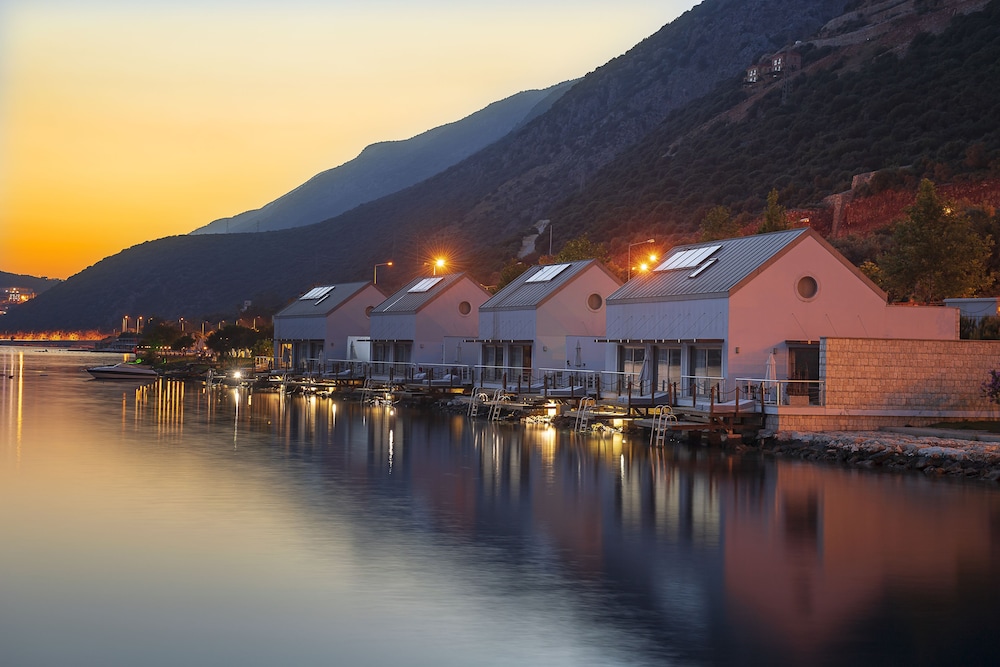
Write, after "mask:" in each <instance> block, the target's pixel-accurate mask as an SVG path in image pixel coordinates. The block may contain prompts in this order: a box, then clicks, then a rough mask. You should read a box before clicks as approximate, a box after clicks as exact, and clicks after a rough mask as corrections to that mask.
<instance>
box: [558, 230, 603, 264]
mask: <svg viewBox="0 0 1000 667" xmlns="http://www.w3.org/2000/svg"><path fill="white" fill-rule="evenodd" d="M581 259H597V260H600V261H601V262H604V263H605V264H607V263H608V249H607V248H606V247H605V245H604V244H603V243H594V242H593V241H591V240H590V239H589V238H587V236H586V235H583V236H578V237H576V238H575V239H571V240H570V241H567V242H566V245H564V246H563V247H562V250H560V251H559V254H558V255H556V262H576V261H578V260H581Z"/></svg>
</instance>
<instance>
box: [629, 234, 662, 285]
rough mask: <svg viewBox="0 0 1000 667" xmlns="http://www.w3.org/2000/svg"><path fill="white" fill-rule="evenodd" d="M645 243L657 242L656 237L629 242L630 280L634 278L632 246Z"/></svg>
mask: <svg viewBox="0 0 1000 667" xmlns="http://www.w3.org/2000/svg"><path fill="white" fill-rule="evenodd" d="M644 243H656V239H646V240H645V241H636V242H635V243H629V244H628V280H632V246H637V245H642V244H644Z"/></svg>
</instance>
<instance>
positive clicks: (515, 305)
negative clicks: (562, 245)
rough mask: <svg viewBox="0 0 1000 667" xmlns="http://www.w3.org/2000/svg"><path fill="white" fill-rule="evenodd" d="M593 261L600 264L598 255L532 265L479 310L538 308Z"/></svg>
mask: <svg viewBox="0 0 1000 667" xmlns="http://www.w3.org/2000/svg"><path fill="white" fill-rule="evenodd" d="M592 264H597V265H598V266H600V264H599V263H598V262H597V260H594V259H584V260H579V261H576V262H564V263H562V264H546V265H543V266H532V267H530V268H528V270H527V271H525V272H524V273H522V274H521V275H519V276H518V277H517V278H515V279H514V280H512V281H511V282H510V283H509V284H508V285H506V286H505V287H504V288H503V289H502V290H500V291H499V292H497V293H496V294H494V295H493V296H492V297H491V298H490V299H489V300H488V301H487V302H486V303H484V304H483V305H481V306H480V307H479V312H483V311H490V310H514V309H521V308H525V309H526V308H537V307H538V306H539V305H541V303H542V302H543V301H545V300H546V299H548V298H549V297H550V296H552V295H553V294H555V293H556V292H558V291H559V290H560V289H562V288H563V286H565V285H566V284H567V283H569V282H571V281H572V280H573V279H575V278H576V277H577V276H578V275H580V274H581V273H583V271H584V270H586V269H587V267H589V266H591V265H592ZM560 267H561V268H560ZM602 268H603V267H602ZM605 271H606V269H605ZM608 275H609V276H610V275H611V274H610V273H608Z"/></svg>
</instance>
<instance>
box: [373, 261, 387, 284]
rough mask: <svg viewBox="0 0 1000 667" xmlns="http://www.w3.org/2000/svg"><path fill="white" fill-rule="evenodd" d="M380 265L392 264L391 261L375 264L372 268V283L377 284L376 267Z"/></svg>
mask: <svg viewBox="0 0 1000 667" xmlns="http://www.w3.org/2000/svg"><path fill="white" fill-rule="evenodd" d="M380 266H392V262H380V263H378V264H376V265H375V268H374V269H372V285H378V267H380Z"/></svg>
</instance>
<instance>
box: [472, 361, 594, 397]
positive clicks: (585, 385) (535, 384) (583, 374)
mask: <svg viewBox="0 0 1000 667" xmlns="http://www.w3.org/2000/svg"><path fill="white" fill-rule="evenodd" d="M474 368H475V378H476V386H477V387H489V388H493V389H502V390H504V391H509V392H516V393H518V394H529V393H531V394H541V395H543V396H547V395H549V394H550V393H551V394H552V395H558V396H567V397H570V398H574V397H580V396H585V395H595V394H596V393H597V392H598V391H599V389H600V376H599V375H598V373H597V371H590V370H580V369H577V368H524V367H522V366H483V365H479V366H475V367H474Z"/></svg>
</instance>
